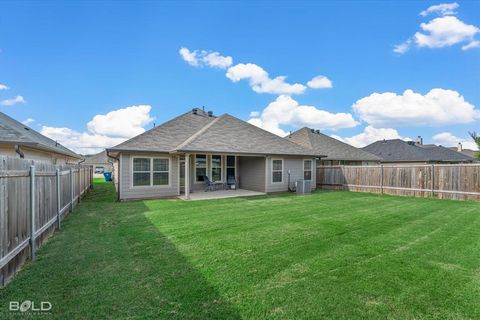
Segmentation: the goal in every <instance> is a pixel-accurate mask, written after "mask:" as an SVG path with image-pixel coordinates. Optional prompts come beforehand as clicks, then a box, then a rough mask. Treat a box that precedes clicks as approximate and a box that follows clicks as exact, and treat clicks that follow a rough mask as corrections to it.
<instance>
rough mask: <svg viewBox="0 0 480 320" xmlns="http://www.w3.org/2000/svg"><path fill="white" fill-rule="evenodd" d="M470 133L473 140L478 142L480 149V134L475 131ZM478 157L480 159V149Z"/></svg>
mask: <svg viewBox="0 0 480 320" xmlns="http://www.w3.org/2000/svg"><path fill="white" fill-rule="evenodd" d="M469 134H470V137H472V139H473V141H475V143H476V144H477V146H478V150H480V136H479V135H478V134H477V133H476V132H475V131H474V132H469ZM476 157H477V159H478V160H480V151H479V152H477V154H476Z"/></svg>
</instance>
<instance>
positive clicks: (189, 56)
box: [179, 48, 198, 66]
mask: <svg viewBox="0 0 480 320" xmlns="http://www.w3.org/2000/svg"><path fill="white" fill-rule="evenodd" d="M179 53H180V55H181V56H182V58H183V60H185V61H186V62H188V64H190V65H192V66H198V59H197V51H190V50H188V49H187V48H180V50H179Z"/></svg>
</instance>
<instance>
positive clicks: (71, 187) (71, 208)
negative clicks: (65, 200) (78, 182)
mask: <svg viewBox="0 0 480 320" xmlns="http://www.w3.org/2000/svg"><path fill="white" fill-rule="evenodd" d="M70 199H71V201H70V212H72V211H73V169H72V168H70Z"/></svg>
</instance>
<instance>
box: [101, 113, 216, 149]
mask: <svg viewBox="0 0 480 320" xmlns="http://www.w3.org/2000/svg"><path fill="white" fill-rule="evenodd" d="M214 119H215V118H214V117H209V116H208V115H207V114H206V113H205V112H203V111H202V110H200V109H197V114H194V113H193V112H192V111H189V112H187V113H184V114H182V115H180V116H178V117H176V118H174V119H172V120H170V121H168V122H165V123H164V124H162V125H159V126H157V127H155V128H153V129H150V130H148V131H146V132H144V133H142V134H140V135H138V136H135V137H133V138H131V139H129V140H127V141H125V142H123V143H120V144H119V145H117V146H115V147H113V148H109V149H107V150H109V151H151V152H170V151H171V150H173V149H174V148H175V147H176V146H178V145H180V144H181V143H183V142H185V140H187V139H188V138H189V137H191V136H192V135H193V134H195V133H196V132H197V131H199V130H200V129H202V128H203V127H204V126H205V125H207V124H208V123H210V122H211V121H213V120H214Z"/></svg>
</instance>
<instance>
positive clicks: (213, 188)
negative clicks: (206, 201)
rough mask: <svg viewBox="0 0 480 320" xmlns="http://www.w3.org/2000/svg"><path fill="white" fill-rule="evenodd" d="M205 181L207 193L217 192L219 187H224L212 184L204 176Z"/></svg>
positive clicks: (219, 183) (215, 183)
mask: <svg viewBox="0 0 480 320" xmlns="http://www.w3.org/2000/svg"><path fill="white" fill-rule="evenodd" d="M203 181H204V183H205V192H207V191H217V190H218V187H219V186H223V183H221V182H212V181H211V180H210V179H209V178H208V177H207V176H203Z"/></svg>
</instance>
